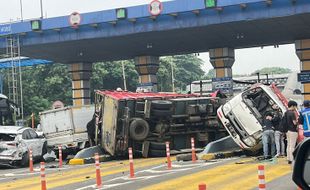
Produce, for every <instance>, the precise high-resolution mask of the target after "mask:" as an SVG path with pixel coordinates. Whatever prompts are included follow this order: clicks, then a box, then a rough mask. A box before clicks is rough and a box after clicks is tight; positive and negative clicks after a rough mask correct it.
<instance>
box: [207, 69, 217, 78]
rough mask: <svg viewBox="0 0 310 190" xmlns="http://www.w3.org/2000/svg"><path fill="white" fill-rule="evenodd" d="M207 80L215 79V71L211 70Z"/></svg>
mask: <svg viewBox="0 0 310 190" xmlns="http://www.w3.org/2000/svg"><path fill="white" fill-rule="evenodd" d="M205 78H206V79H212V78H215V69H210V70H209V71H208V73H207V75H206V77H205Z"/></svg>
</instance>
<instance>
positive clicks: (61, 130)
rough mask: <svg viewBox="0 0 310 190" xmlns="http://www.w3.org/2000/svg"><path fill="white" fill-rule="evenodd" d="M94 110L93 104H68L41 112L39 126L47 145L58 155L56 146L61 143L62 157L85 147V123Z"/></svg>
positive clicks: (86, 138) (86, 141) (86, 136)
mask: <svg viewBox="0 0 310 190" xmlns="http://www.w3.org/2000/svg"><path fill="white" fill-rule="evenodd" d="M94 112H95V111H94V106H78V107H70V106H69V107H64V108H60V109H53V110H48V111H44V112H41V113H40V122H41V128H42V131H43V134H44V136H45V138H46V139H47V147H48V148H52V149H53V150H54V151H55V153H56V156H58V146H59V145H61V146H62V151H63V159H65V158H66V157H67V156H68V155H69V154H75V153H76V152H77V151H79V150H81V149H83V148H85V147H86V146H87V144H88V135H87V128H86V125H87V123H88V122H89V121H90V120H91V119H92V117H93V114H94Z"/></svg>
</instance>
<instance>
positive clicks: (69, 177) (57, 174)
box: [0, 158, 297, 190]
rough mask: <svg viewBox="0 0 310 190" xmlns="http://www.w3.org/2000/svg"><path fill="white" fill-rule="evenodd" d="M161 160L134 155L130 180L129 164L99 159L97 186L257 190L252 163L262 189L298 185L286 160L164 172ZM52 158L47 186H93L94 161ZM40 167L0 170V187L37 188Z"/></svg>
mask: <svg viewBox="0 0 310 190" xmlns="http://www.w3.org/2000/svg"><path fill="white" fill-rule="evenodd" d="M165 161H166V159H165V158H149V159H135V160H134V167H135V178H133V179H131V178H129V172H128V170H129V162H128V161H127V160H123V161H109V162H103V163H101V176H102V182H103V187H102V189H111V190H123V189H126V190H135V189H143V190H161V189H162V190H164V189H165V190H169V189H171V190H172V189H178V190H179V189H191V190H192V189H198V184H200V183H205V184H206V185H207V187H208V188H207V189H208V190H210V189H211V190H212V189H214V190H226V189H232V190H234V189H236V190H243V189H245V190H248V189H253V190H254V189H257V186H258V177H257V165H259V164H263V165H265V176H266V182H267V188H266V189H273V190H278V189H279V190H292V189H297V187H296V186H295V185H294V183H293V182H292V180H291V166H290V165H288V164H287V163H286V162H285V159H284V158H283V159H278V160H274V161H268V162H261V161H256V160H255V159H253V158H230V159H221V160H214V161H209V162H205V161H198V162H197V163H192V162H176V161H173V164H172V167H173V168H172V169H171V170H168V169H167V165H166V163H165ZM55 166H57V163H56V162H52V163H48V164H47V166H46V180H47V189H53V190H71V189H78V190H88V189H89V190H92V189H96V185H95V184H96V180H95V166H94V164H89V165H79V166H69V165H64V167H63V168H61V169H59V168H57V167H56V168H55ZM40 188H41V187H40V172H39V165H38V164H35V171H34V172H33V173H29V169H28V168H16V169H3V168H2V169H0V189H1V190H11V189H14V190H19V189H20V190H28V189H29V190H35V189H40Z"/></svg>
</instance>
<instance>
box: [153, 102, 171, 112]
mask: <svg viewBox="0 0 310 190" xmlns="http://www.w3.org/2000/svg"><path fill="white" fill-rule="evenodd" d="M171 107H172V102H170V101H168V100H153V101H152V104H151V108H152V109H157V110H170V108H171Z"/></svg>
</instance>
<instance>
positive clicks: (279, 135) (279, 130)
mask: <svg viewBox="0 0 310 190" xmlns="http://www.w3.org/2000/svg"><path fill="white" fill-rule="evenodd" d="M272 108H273V109H274V110H278V109H279V107H278V106H277V105H276V104H274V105H273V106H272ZM281 119H282V115H281V113H280V112H279V111H276V112H275V113H274V118H273V120H272V123H273V126H274V139H275V145H276V151H277V154H276V155H275V157H280V156H284V155H285V143H284V135H285V133H284V132H283V126H281Z"/></svg>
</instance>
